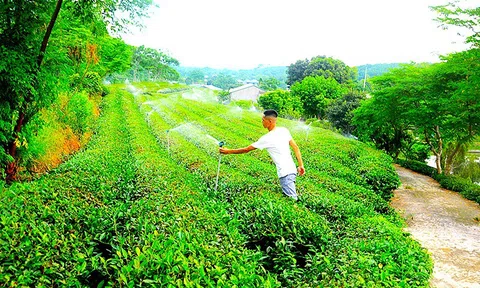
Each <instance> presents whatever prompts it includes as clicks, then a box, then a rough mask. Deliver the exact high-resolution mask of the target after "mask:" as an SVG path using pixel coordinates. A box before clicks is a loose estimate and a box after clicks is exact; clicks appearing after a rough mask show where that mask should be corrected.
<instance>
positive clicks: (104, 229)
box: [0, 83, 433, 287]
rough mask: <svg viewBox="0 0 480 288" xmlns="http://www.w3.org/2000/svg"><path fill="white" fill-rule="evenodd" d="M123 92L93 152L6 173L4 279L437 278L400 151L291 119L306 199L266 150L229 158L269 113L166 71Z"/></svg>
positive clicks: (109, 109) (328, 282)
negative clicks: (285, 187)
mask: <svg viewBox="0 0 480 288" xmlns="http://www.w3.org/2000/svg"><path fill="white" fill-rule="evenodd" d="M109 89H110V94H109V95H107V96H105V97H104V99H103V103H102V107H101V116H100V119H99V122H98V127H96V130H95V131H96V133H95V134H94V136H93V137H92V139H91V140H90V142H89V143H88V145H87V146H86V147H85V149H83V150H81V151H80V152H78V153H76V154H75V155H74V156H72V157H71V158H70V159H68V160H67V161H66V162H65V163H63V164H62V165H60V166H59V167H58V168H56V169H54V170H52V171H50V172H49V173H47V174H45V175H43V176H42V177H41V178H39V179H37V180H34V181H31V182H25V183H15V184H13V185H11V186H7V185H5V184H3V185H2V184H0V287H85V286H87V287H428V283H429V279H430V276H431V274H432V266H433V264H432V260H431V258H430V256H429V255H428V253H427V251H426V250H425V249H423V248H422V247H421V246H420V245H419V244H418V243H417V242H416V241H414V240H413V239H412V238H411V237H410V236H409V235H408V233H406V232H404V231H402V227H403V225H404V223H403V220H401V218H400V216H399V215H398V214H397V213H396V212H395V211H394V210H393V208H391V207H390V205H389V201H390V198H391V197H392V190H393V189H395V188H396V187H398V185H399V178H398V175H397V174H396V172H395V169H394V167H393V165H392V160H391V158H390V157H389V156H387V155H386V154H384V153H382V152H379V151H377V150H375V149H372V148H370V147H368V146H366V145H365V144H363V143H360V142H358V141H355V140H351V139H347V138H345V137H343V136H341V135H339V134H336V133H334V132H332V131H329V130H324V129H321V128H318V127H315V125H311V126H306V125H305V124H304V123H303V122H298V121H291V120H286V119H279V124H278V125H279V126H284V127H287V128H288V129H289V130H290V131H291V133H292V135H293V137H294V139H295V141H296V142H297V144H298V145H299V147H300V150H301V152H302V156H303V160H304V163H305V168H306V175H305V176H303V177H298V178H297V189H298V193H299V195H300V197H301V201H299V202H295V201H293V200H292V199H289V198H287V197H285V196H283V195H282V192H281V189H280V185H279V183H278V178H277V175H276V170H275V166H274V164H273V163H272V161H271V159H270V157H269V155H268V153H267V152H266V151H259V150H255V151H252V152H250V153H248V154H243V155H222V157H221V159H219V157H220V154H219V152H218V148H219V146H218V142H219V141H225V142H226V147H228V148H239V147H245V146H248V145H249V144H251V143H253V142H255V141H256V140H257V139H258V138H259V137H260V136H262V135H263V134H265V133H266V132H267V130H266V129H265V128H263V127H262V123H261V113H260V112H257V111H251V110H253V109H250V110H249V109H241V108H239V107H236V106H231V105H220V104H218V103H216V102H215V96H214V95H213V94H212V93H211V92H208V91H206V90H201V89H191V88H184V87H181V86H174V85H170V84H165V83H138V84H137V83H136V84H134V86H133V85H111V86H109ZM219 160H221V162H220V163H221V164H220V172H219V177H218V189H215V186H216V178H217V177H216V176H217V168H218V163H219Z"/></svg>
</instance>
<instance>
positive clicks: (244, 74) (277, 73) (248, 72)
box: [177, 66, 287, 88]
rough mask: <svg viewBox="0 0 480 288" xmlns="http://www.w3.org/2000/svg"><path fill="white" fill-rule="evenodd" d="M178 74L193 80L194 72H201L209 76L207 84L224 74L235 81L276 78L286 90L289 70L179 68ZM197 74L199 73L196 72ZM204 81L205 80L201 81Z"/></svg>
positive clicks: (283, 68) (278, 68)
mask: <svg viewBox="0 0 480 288" xmlns="http://www.w3.org/2000/svg"><path fill="white" fill-rule="evenodd" d="M177 70H178V72H179V73H180V75H181V76H182V78H186V79H190V81H192V79H191V78H190V77H189V76H190V75H191V73H192V72H194V71H198V72H201V73H202V74H203V75H204V76H207V79H208V81H207V84H212V79H213V78H215V76H217V75H220V74H223V75H229V76H231V77H232V78H234V79H235V80H241V81H245V80H253V79H256V80H260V79H268V78H275V79H277V80H278V81H279V82H280V88H286V85H285V79H286V74H285V71H286V70H287V68H286V67H284V66H273V67H271V66H265V67H264V66H259V67H256V68H254V69H240V70H232V69H214V68H208V67H204V68H197V67H182V66H180V67H178V68H177ZM195 73H197V72H195ZM201 80H203V78H202V79H201Z"/></svg>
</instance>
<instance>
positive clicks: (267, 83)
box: [258, 77, 281, 91]
mask: <svg viewBox="0 0 480 288" xmlns="http://www.w3.org/2000/svg"><path fill="white" fill-rule="evenodd" d="M258 81H259V86H258V88H260V89H262V90H264V91H273V90H276V89H278V87H280V85H281V83H280V81H279V80H278V79H277V78H275V77H262V78H260V79H258Z"/></svg>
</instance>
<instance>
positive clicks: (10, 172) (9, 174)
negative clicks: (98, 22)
mask: <svg viewBox="0 0 480 288" xmlns="http://www.w3.org/2000/svg"><path fill="white" fill-rule="evenodd" d="M62 2H63V0H58V1H57V5H56V6H55V10H54V12H53V15H52V18H51V19H50V23H49V24H48V27H47V30H46V31H45V35H44V36H43V41H42V44H41V46H40V52H39V54H38V57H37V69H36V70H35V71H34V72H33V73H35V75H34V77H33V79H34V83H37V81H38V79H37V77H38V71H39V70H40V66H41V65H42V62H43V58H44V56H45V51H46V50H47V44H48V40H49V39H50V35H51V34H52V30H53V26H54V25H55V22H56V21H57V17H58V14H59V12H60V8H61V7H62ZM32 101H33V99H32V97H31V95H30V92H27V95H25V104H24V106H23V107H21V108H20V109H19V117H18V119H17V123H16V124H15V130H14V134H13V139H12V140H11V141H10V142H9V143H8V154H9V155H10V156H11V157H12V158H13V161H12V162H10V163H8V164H7V167H6V168H5V173H6V180H7V182H11V181H13V180H15V178H16V174H17V158H16V156H17V141H18V137H19V135H20V132H21V131H22V127H23V126H24V125H25V124H26V123H27V122H28V121H27V120H26V119H25V111H26V110H27V106H28V104H29V103H31V102H32Z"/></svg>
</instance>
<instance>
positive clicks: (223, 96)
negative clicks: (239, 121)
mask: <svg viewBox="0 0 480 288" xmlns="http://www.w3.org/2000/svg"><path fill="white" fill-rule="evenodd" d="M230 100H231V99H230V92H228V91H225V90H222V91H220V92H218V102H220V103H228V102H230Z"/></svg>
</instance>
